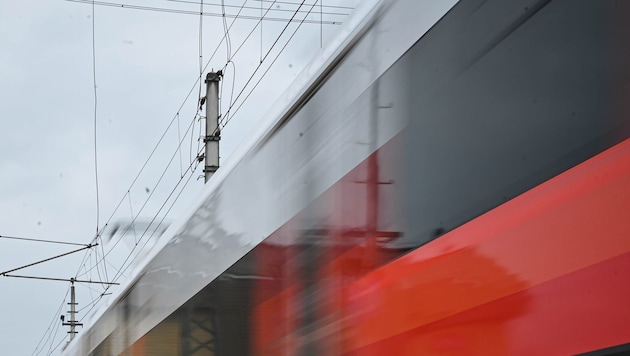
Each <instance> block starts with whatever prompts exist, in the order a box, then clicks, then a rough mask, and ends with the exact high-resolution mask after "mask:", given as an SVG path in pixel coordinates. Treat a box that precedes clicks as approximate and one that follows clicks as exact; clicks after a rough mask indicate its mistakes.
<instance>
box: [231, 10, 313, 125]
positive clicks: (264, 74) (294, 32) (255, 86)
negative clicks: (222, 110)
mask: <svg viewBox="0 0 630 356" xmlns="http://www.w3.org/2000/svg"><path fill="white" fill-rule="evenodd" d="M314 6H315V4H313V5H312V6H311V8H310V10H309V12H310V11H312V10H313V8H314ZM300 25H301V23H300V24H299V25H298V27H297V28H296V29H295V31H293V34H291V37H289V39H288V40H287V42H286V43H285V44H284V46H283V47H282V49H281V50H280V51H279V52H278V54H277V55H276V57H275V58H274V60H273V61H272V62H271V64H269V66H268V67H267V69H266V70H265V72H264V73H263V74H262V75H261V76H260V78H259V79H258V81H257V82H256V84H254V87H253V88H252V89H251V90H250V91H249V93H248V94H247V95H246V96H245V99H243V101H242V102H241V103H240V104H239V106H238V107H237V108H236V110H235V111H234V112H233V113H232V115H231V116H230V117H228V118H227V119H226V120H225V121H224V122H222V126H220V127H221V128H225V126H226V125H227V124H228V122H230V119H231V118H232V117H233V116H234V115H235V114H236V113H237V112H238V111H239V110H240V109H241V107H242V106H243V105H244V104H245V102H246V101H247V99H248V98H249V97H250V95H251V94H252V93H253V92H254V90H255V89H256V88H257V87H258V85H259V84H260V82H261V81H262V79H263V78H264V77H265V76H266V75H267V72H269V70H270V69H271V67H272V66H273V64H274V63H275V62H276V61H277V60H278V58H279V57H280V54H281V53H282V52H283V51H284V49H285V48H286V47H287V45H288V44H289V42H291V39H293V37H294V36H295V34H296V33H297V31H298V30H299V29H300ZM250 79H251V78H250ZM244 90H245V87H243V90H242V91H241V93H242V92H243V91H244ZM239 96H240V93H239ZM237 99H238V97H237ZM235 101H236V100H235ZM231 109H232V106H230V108H228V111H230V110H231Z"/></svg>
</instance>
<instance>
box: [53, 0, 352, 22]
mask: <svg viewBox="0 0 630 356" xmlns="http://www.w3.org/2000/svg"><path fill="white" fill-rule="evenodd" d="M65 1H68V2H76V3H80V4H94V5H99V6H109V7H119V8H123V9H133V10H144V11H156V12H165V13H171V14H182V15H195V16H199V15H203V16H212V17H223V16H224V15H223V14H222V13H218V12H207V11H204V12H202V13H201V14H200V13H199V11H193V10H181V9H172V8H164V7H153V6H140V5H131V4H122V3H113V2H106V1H92V0H65ZM225 17H228V18H237V17H238V18H240V19H243V20H264V21H276V22H287V21H288V22H294V21H296V20H293V19H288V18H283V17H264V18H262V19H261V18H260V17H259V16H250V15H232V14H225ZM302 22H303V23H311V24H320V25H321V24H323V25H341V23H342V22H341V21H330V20H327V21H320V20H304V21H302Z"/></svg>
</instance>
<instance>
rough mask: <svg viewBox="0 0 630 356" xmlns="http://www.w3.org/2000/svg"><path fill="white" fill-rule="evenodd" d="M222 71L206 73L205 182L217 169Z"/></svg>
mask: <svg viewBox="0 0 630 356" xmlns="http://www.w3.org/2000/svg"><path fill="white" fill-rule="evenodd" d="M222 75H223V73H222V72H221V71H218V72H216V73H215V72H210V73H208V74H207V75H206V80H205V83H206V136H205V137H204V139H203V142H204V143H205V145H206V154H205V160H206V162H205V167H204V169H203V172H204V175H205V183H207V182H208V180H209V179H210V177H212V175H213V174H214V172H216V171H217V169H219V140H220V139H221V130H220V129H219V81H221V76H222Z"/></svg>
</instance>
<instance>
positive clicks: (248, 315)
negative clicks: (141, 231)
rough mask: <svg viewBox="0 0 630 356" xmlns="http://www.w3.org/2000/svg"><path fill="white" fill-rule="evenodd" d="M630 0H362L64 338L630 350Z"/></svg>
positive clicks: (153, 349) (496, 350)
mask: <svg viewBox="0 0 630 356" xmlns="http://www.w3.org/2000/svg"><path fill="white" fill-rule="evenodd" d="M629 114H630V2H628V1H614V0H514V1H505V0H461V1H454V0H443V1H434V0H413V1H412V0H398V1H365V2H363V3H362V4H361V7H360V8H358V9H357V13H356V14H355V16H353V17H352V19H350V20H349V21H348V23H347V24H346V27H345V28H344V30H342V33H341V35H340V36H339V38H338V39H337V40H335V42H334V43H333V45H331V46H330V47H328V48H327V49H325V50H323V51H322V52H321V53H320V54H319V55H318V57H317V58H316V59H314V60H313V62H312V64H311V65H310V66H309V67H308V68H307V69H306V70H305V72H304V73H303V75H302V76H301V77H300V78H299V79H298V81H297V82H296V84H295V85H294V86H293V87H292V88H291V89H290V90H289V91H288V92H287V94H286V95H285V96H284V97H283V98H282V99H281V100H280V102H279V104H278V105H275V106H274V108H273V109H272V111H271V112H270V113H269V114H268V115H267V116H266V117H265V119H264V129H263V130H261V131H260V132H259V134H258V135H256V136H255V137H253V138H252V140H251V141H250V142H248V143H247V144H246V145H245V146H244V147H242V149H241V151H240V153H239V154H238V155H237V156H238V158H237V159H233V160H232V161H231V162H228V164H227V165H225V166H224V167H222V168H221V169H219V171H218V172H217V173H216V174H215V176H214V177H213V178H212V179H211V180H210V182H209V183H208V184H207V185H206V187H205V188H204V191H203V194H202V196H201V197H200V198H199V200H198V201H197V203H196V204H195V205H194V206H192V207H191V209H190V210H189V213H188V214H186V215H185V216H183V218H182V219H181V220H180V221H179V222H178V223H174V224H173V225H171V226H170V227H169V229H168V230H167V231H166V233H165V234H164V235H163V239H164V240H163V241H161V242H160V243H159V244H158V245H159V246H158V247H159V248H158V249H157V250H156V251H155V252H154V253H153V255H152V258H150V259H148V260H147V262H145V263H144V265H142V266H140V267H139V268H138V273H137V274H136V276H135V278H133V279H132V280H130V281H129V282H128V284H127V285H126V286H124V288H121V292H120V293H119V294H118V295H117V296H115V297H114V298H113V299H112V300H111V301H110V302H109V303H108V304H107V305H106V307H104V308H101V309H100V310H99V311H98V312H97V313H96V314H95V315H94V316H93V317H92V318H91V321H89V322H86V327H85V328H84V329H83V330H82V331H81V332H80V334H79V335H78V336H77V338H75V339H74V340H73V341H72V342H71V343H70V344H69V345H68V346H67V347H66V349H65V350H64V354H67V355H119V354H123V355H348V356H355V355H356V356H359V355H383V354H389V355H569V354H586V355H615V354H622V353H624V352H628V350H630V116H629Z"/></svg>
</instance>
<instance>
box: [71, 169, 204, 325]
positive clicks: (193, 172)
mask: <svg viewBox="0 0 630 356" xmlns="http://www.w3.org/2000/svg"><path fill="white" fill-rule="evenodd" d="M193 165H194V168H192V167H193ZM198 166H199V161H196V162H195V161H193V162H192V163H191V165H190V166H189V169H191V168H192V170H191V171H190V174H188V179H187V180H186V182H185V183H184V186H183V187H182V188H181V189H180V191H179V193H178V195H177V196H176V197H175V199H174V200H173V202H172V203H171V206H170V207H169V209H168V210H167V212H166V213H165V214H164V217H162V221H163V220H164V218H165V217H166V215H168V213H169V212H170V210H171V209H172V208H173V206H174V204H175V202H176V201H177V199H178V198H179V197H180V196H181V193H182V192H183V191H184V189H185V188H186V186H187V185H188V183H190V179H191V178H192V177H193V176H194V174H195V171H196V170H197V168H198ZM182 180H183V178H182V179H180V180H179V182H178V184H177V185H179V183H181V181H182ZM176 188H177V186H176V187H175V188H174V189H173V191H172V192H171V194H169V196H170V195H172V193H173V192H174V191H175V189H176ZM146 231H147V230H145V233H146ZM140 240H142V237H141V238H140ZM140 240H139V241H140ZM147 243H148V240H147V241H145V244H144V245H143V246H142V248H144V247H145V246H146V244H147ZM142 248H141V249H142ZM132 253H133V252H131V253H130V254H129V255H128V258H131V255H132ZM137 257H138V255H136V256H135V257H134V258H133V259H131V261H130V263H129V264H127V266H126V267H125V268H124V269H123V268H121V270H120V271H121V272H120V275H118V276H115V277H114V278H113V280H114V281H116V280H118V278H120V276H122V274H124V272H125V271H126V270H127V269H128V268H129V266H131V263H132V262H133V261H134V260H135V259H136V258H137ZM125 264H126V262H125ZM110 287H111V286H106V289H105V291H104V292H103V293H101V296H104V295H105V294H106V293H107V291H108V290H109V288H110ZM100 300H102V298H97V301H96V302H95V304H94V305H92V306H90V308H89V309H88V310H87V312H85V314H84V315H89V313H90V312H91V311H92V310H93V309H94V308H95V307H96V304H97V303H98V301H100ZM82 320H83V319H81V321H82Z"/></svg>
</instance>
